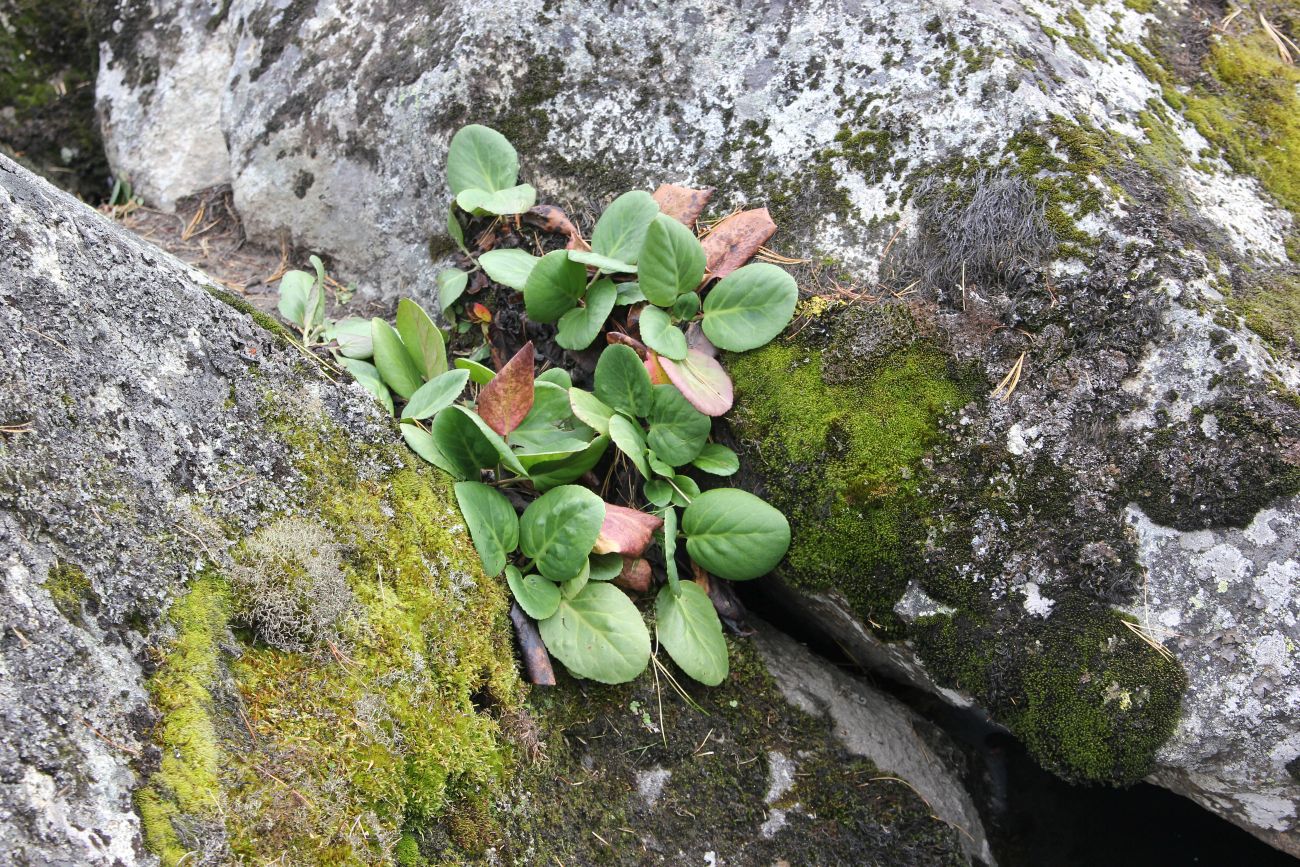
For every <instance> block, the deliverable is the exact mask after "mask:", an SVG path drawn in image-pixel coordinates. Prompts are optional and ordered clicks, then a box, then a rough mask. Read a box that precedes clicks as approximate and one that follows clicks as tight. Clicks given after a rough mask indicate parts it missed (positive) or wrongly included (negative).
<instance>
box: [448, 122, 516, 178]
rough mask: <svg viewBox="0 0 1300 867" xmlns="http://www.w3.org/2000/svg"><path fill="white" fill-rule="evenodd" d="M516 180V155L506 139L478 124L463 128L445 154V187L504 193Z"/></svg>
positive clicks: (454, 137)
mask: <svg viewBox="0 0 1300 867" xmlns="http://www.w3.org/2000/svg"><path fill="white" fill-rule="evenodd" d="M518 180H519V155H518V154H516V153H515V149H514V147H513V146H512V145H511V144H510V142H509V141H507V140H506V137H505V136H503V135H502V134H501V133H499V132H497V131H496V130H494V129H491V128H489V127H486V126H480V125H479V124H470V125H469V126H466V127H463V128H462V129H461V130H460V131H459V132H457V133H456V135H454V136H452V139H451V146H450V148H448V150H447V184H448V186H450V187H451V192H452V195H459V194H460V193H461V191H462V190H469V189H480V190H486V191H487V192H495V191H496V190H504V189H508V188H510V187H513V186H514V185H515V182H516V181H518Z"/></svg>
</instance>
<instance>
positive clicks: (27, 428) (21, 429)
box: [0, 422, 36, 434]
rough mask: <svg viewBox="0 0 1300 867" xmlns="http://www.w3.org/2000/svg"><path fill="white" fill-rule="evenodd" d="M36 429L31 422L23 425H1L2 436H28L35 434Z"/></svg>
mask: <svg viewBox="0 0 1300 867" xmlns="http://www.w3.org/2000/svg"><path fill="white" fill-rule="evenodd" d="M35 432H36V428H34V427H32V423H31V422H25V423H23V424H6V425H0V434H28V433H35Z"/></svg>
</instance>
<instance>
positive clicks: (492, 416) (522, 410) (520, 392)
mask: <svg viewBox="0 0 1300 867" xmlns="http://www.w3.org/2000/svg"><path fill="white" fill-rule="evenodd" d="M532 408H533V342H532V341H531V340H530V341H528V342H527V343H525V344H524V346H523V348H522V349H520V350H519V351H518V352H516V353H515V357H514V358H512V359H510V360H509V361H507V362H506V363H505V365H503V366H502V368H501V369H500V370H498V371H497V375H496V376H495V377H494V378H493V379H492V381H491V382H489V383H488V384H487V385H485V386H483V390H482V391H481V392H479V396H478V415H479V418H481V419H483V421H485V422H487V425H488V427H490V428H492V430H494V431H496V432H497V433H498V434H500V435H501V436H506V435H507V434H509V433H510V432H511V431H512V430H514V429H515V428H517V427H519V423H520V422H522V421H523V420H524V416H526V415H528V411H529V410H530V409H532Z"/></svg>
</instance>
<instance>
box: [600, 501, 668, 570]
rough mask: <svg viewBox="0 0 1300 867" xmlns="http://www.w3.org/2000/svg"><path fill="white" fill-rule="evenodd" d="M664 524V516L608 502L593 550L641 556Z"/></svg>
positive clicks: (602, 552) (603, 552) (601, 552)
mask: <svg viewBox="0 0 1300 867" xmlns="http://www.w3.org/2000/svg"><path fill="white" fill-rule="evenodd" d="M663 524H664V521H663V518H660V517H659V516H658V515H648V514H646V513H645V512H640V511H637V510H636V509H628V508H626V507H624V506H615V505H613V504H611V503H606V504H605V522H604V523H603V524H601V527H600V536H599V537H598V538H597V539H596V545H595V547H594V548H592V549H591V550H592V551H593V552H595V553H597V554H610V553H613V552H615V551H617V552H618V553H620V554H624V555H626V556H629V557H636V556H639V555H640V554H641V552H642V551H644V550H645V549H646V546H647V545H649V544H650V539H651V537H652V536H653V535H654V533H655V531H657V530H658V529H659V528H660V527H662V526H663Z"/></svg>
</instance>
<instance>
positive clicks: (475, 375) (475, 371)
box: [456, 358, 497, 385]
mask: <svg viewBox="0 0 1300 867" xmlns="http://www.w3.org/2000/svg"><path fill="white" fill-rule="evenodd" d="M456 366H457V367H458V368H460V369H461V370H468V371H469V378H470V381H471V382H473V383H474V384H475V385H487V384H488V383H489V382H491V381H492V380H494V379H496V375H497V374H496V371H495V370H493V369H492V368H490V367H487V366H486V365H482V364H479V363H478V362H477V361H470V360H469V359H468V358H457V359H456Z"/></svg>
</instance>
